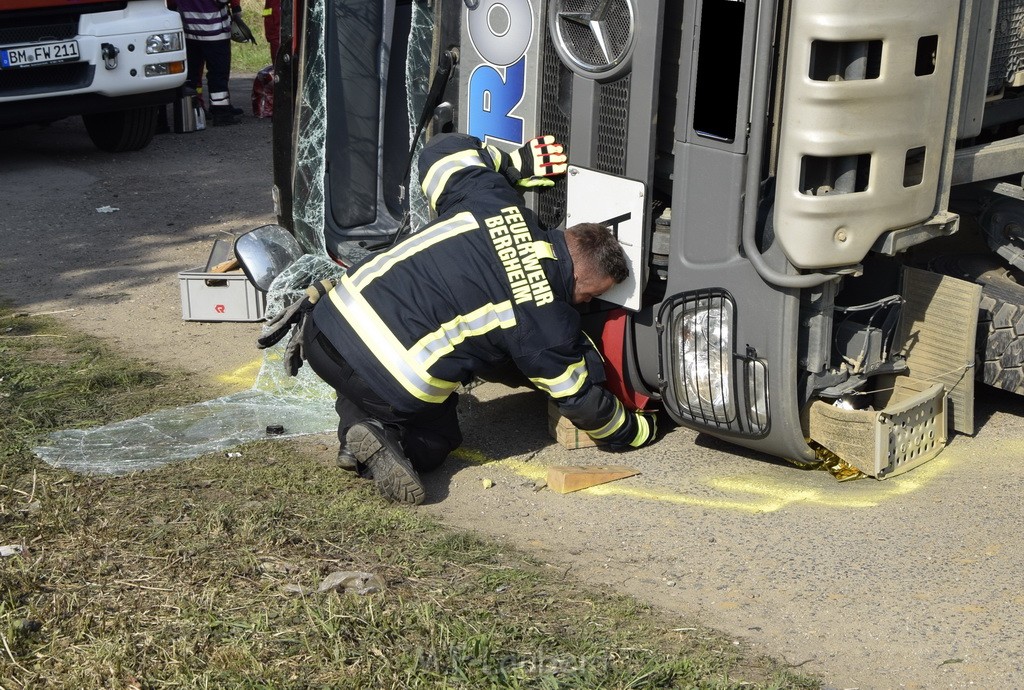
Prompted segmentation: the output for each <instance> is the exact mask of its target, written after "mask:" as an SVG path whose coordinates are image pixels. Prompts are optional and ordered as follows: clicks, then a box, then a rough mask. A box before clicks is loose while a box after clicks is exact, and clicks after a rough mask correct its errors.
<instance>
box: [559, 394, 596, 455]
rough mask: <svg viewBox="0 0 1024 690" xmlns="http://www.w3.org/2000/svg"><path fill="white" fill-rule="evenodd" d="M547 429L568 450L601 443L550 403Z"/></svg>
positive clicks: (590, 446) (591, 446)
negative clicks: (559, 412)
mask: <svg viewBox="0 0 1024 690" xmlns="http://www.w3.org/2000/svg"><path fill="white" fill-rule="evenodd" d="M548 431H549V432H550V433H551V437H552V438H553V439H555V440H556V441H558V442H559V443H561V444H562V447H563V448H568V449H569V450H572V449H574V448H594V447H595V446H599V445H601V444H600V442H599V441H595V440H594V439H592V438H590V436H589V435H587V432H585V431H580V430H579V429H577V428H576V427H575V426H574V425H573V423H572V422H570V421H569V420H568V419H566V418H565V417H563V416H562V415H560V414H558V408H557V407H555V406H554V404H552V403H548Z"/></svg>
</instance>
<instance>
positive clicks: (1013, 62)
mask: <svg viewBox="0 0 1024 690" xmlns="http://www.w3.org/2000/svg"><path fill="white" fill-rule="evenodd" d="M1022 31H1024V0H1002V1H1001V2H1000V3H999V13H998V14H997V15H996V35H995V39H994V43H993V46H992V62H991V65H990V67H989V72H988V92H989V93H998V92H999V91H1001V90H1002V89H1003V87H1004V86H1005V85H1006V84H1008V83H1011V84H1012V83H1014V82H1015V80H1016V79H1015V77H1016V75H1017V73H1018V72H1021V71H1022V70H1024V34H1022V33H1021V32H1022ZM1014 85H1016V86H1019V85H1020V84H1014Z"/></svg>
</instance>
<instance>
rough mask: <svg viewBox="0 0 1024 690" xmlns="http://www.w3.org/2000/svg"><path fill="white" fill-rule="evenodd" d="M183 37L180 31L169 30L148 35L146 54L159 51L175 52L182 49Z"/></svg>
mask: <svg viewBox="0 0 1024 690" xmlns="http://www.w3.org/2000/svg"><path fill="white" fill-rule="evenodd" d="M181 46H182V38H181V32H180V31H168V32H167V33H163V34H152V35H151V36H146V55H155V54H157V53H173V52H174V51H177V50H181Z"/></svg>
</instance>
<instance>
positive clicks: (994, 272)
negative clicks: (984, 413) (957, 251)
mask: <svg viewBox="0 0 1024 690" xmlns="http://www.w3.org/2000/svg"><path fill="white" fill-rule="evenodd" d="M935 268H936V269H937V270H939V272H940V273H946V274H948V275H952V276H956V277H957V278H961V279H963V280H968V281H972V282H975V283H978V284H979V285H981V305H980V307H979V311H978V340H977V349H978V358H977V363H978V372H977V378H978V380H979V381H981V382H983V383H987V384H988V385H990V386H995V387H996V388H1002V389H1003V390H1007V391H1010V392H1012V393H1017V394H1024V285H1021V284H1020V283H1019V282H1018V281H1017V279H1016V276H1015V275H1014V272H1013V271H1010V270H1008V269H1007V268H1005V267H1004V266H1003V265H1002V264H1000V263H999V262H998V261H997V260H996V259H995V258H994V257H991V256H983V255H979V256H970V255H968V256H959V257H946V258H945V259H944V260H943V261H941V262H940V263H939V264H938V265H936V266H935Z"/></svg>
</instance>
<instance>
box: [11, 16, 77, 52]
mask: <svg viewBox="0 0 1024 690" xmlns="http://www.w3.org/2000/svg"><path fill="white" fill-rule="evenodd" d="M77 35H78V18H77V17H70V18H66V19H63V20H61V21H59V22H54V23H52V24H36V25H33V26H5V27H3V28H0V45H4V46H9V45H20V44H23V43H36V42H37V41H63V40H66V39H69V38H74V37H75V36H77Z"/></svg>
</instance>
